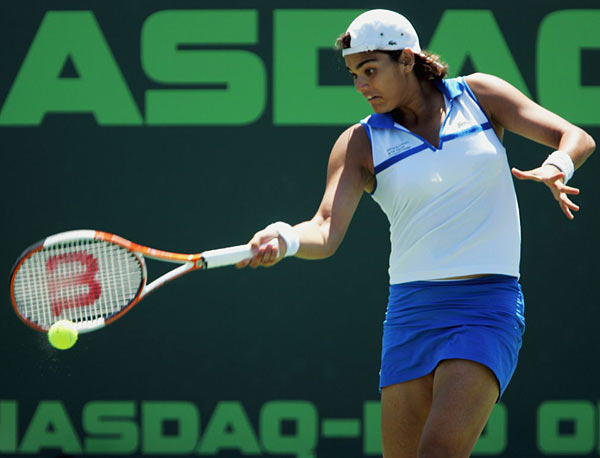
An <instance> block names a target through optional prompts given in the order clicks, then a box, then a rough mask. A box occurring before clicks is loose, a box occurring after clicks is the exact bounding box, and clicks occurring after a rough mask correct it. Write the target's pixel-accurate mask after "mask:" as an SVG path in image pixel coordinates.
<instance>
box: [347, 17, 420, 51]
mask: <svg viewBox="0 0 600 458" xmlns="http://www.w3.org/2000/svg"><path fill="white" fill-rule="evenodd" d="M346 33H349V34H350V47H349V48H346V49H342V55H343V56H347V55H348V54H356V53H359V52H365V51H375V50H382V51H394V50H399V49H404V48H409V49H411V50H412V51H414V52H415V53H420V52H421V46H420V45H419V37H418V36H417V32H416V31H415V29H414V27H413V26H412V24H411V23H410V22H409V20H408V19H406V18H405V17H404V16H402V15H401V14H399V13H396V12H394V11H390V10H370V11H367V12H365V13H362V14H361V15H360V16H358V17H357V18H356V19H354V21H352V23H351V24H350V26H349V27H348V30H346Z"/></svg>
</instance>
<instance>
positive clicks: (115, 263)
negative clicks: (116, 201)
mask: <svg viewBox="0 0 600 458" xmlns="http://www.w3.org/2000/svg"><path fill="white" fill-rule="evenodd" d="M143 280H144V267H143V265H142V264H141V261H140V259H139V258H138V257H137V256H135V255H134V254H133V253H131V252H129V251H128V250H126V249H125V248H122V247H120V246H118V245H114V244H111V243H108V242H104V241H95V240H77V241H70V242H64V243H59V244H56V245H52V246H50V247H45V248H43V249H42V250H40V251H37V252H34V253H32V254H31V255H30V256H29V257H28V258H27V259H25V261H24V262H23V263H22V265H21V266H20V268H19V270H18V271H17V272H16V274H15V279H14V289H13V291H14V297H15V302H16V304H17V307H18V308H19V311H20V313H21V314H22V316H23V317H25V318H27V319H29V320H31V321H33V322H35V323H37V324H38V325H40V326H41V327H43V328H47V327H49V326H50V325H52V323H54V322H55V321H57V320H59V319H68V320H71V321H73V322H85V321H91V320H97V319H101V318H107V317H110V316H112V315H114V314H116V313H118V312H119V311H121V310H122V309H123V308H125V307H126V306H127V305H129V304H130V303H131V301H132V300H133V299H134V298H135V297H136V295H137V293H138V292H139V290H140V288H141V285H142V283H143Z"/></svg>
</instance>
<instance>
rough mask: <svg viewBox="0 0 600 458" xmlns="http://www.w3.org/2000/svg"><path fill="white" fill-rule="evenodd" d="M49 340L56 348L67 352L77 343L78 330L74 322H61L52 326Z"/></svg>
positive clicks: (49, 331)
mask: <svg viewBox="0 0 600 458" xmlns="http://www.w3.org/2000/svg"><path fill="white" fill-rule="evenodd" d="M48 340H49V341H50V344H51V345H52V346H53V347H54V348H58V349H59V350H66V349H68V348H71V347H72V346H73V345H75V342H77V328H76V327H75V324H74V323H73V322H72V321H69V320H60V321H57V322H56V323H54V324H53V325H52V326H50V329H49V330H48Z"/></svg>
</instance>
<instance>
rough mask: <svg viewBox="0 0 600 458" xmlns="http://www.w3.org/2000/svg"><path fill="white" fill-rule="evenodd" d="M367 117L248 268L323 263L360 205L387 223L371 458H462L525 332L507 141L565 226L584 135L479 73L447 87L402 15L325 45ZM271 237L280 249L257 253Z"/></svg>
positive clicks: (362, 23) (370, 19)
mask: <svg viewBox="0 0 600 458" xmlns="http://www.w3.org/2000/svg"><path fill="white" fill-rule="evenodd" d="M338 44H339V47H340V48H341V49H342V53H343V56H344V59H345V62H346V66H347V68H348V70H349V72H350V74H351V75H352V77H353V79H354V85H355V87H356V90H357V91H358V92H359V93H360V95H362V96H363V97H365V98H366V99H367V100H368V102H369V104H370V105H371V107H372V109H373V112H374V113H373V114H372V115H370V116H368V117H367V118H365V119H363V120H362V121H360V123H357V124H355V125H353V126H352V127H350V128H348V129H347V130H346V131H345V132H344V133H342V134H341V135H340V137H339V138H338V139H337V141H336V142H335V145H334V146H333V149H332V151H331V156H330V159H329V164H328V171H327V185H326V188H325V193H324V196H323V200H322V202H321V204H320V206H319V208H318V210H317V212H316V214H315V215H314V217H313V218H312V219H311V220H309V221H305V222H302V223H300V224H297V225H296V226H294V227H292V226H290V225H288V224H287V223H283V222H279V223H274V224H272V225H270V226H268V227H267V228H265V229H263V230H261V231H259V232H258V233H257V234H256V235H254V237H253V238H252V239H251V241H250V243H251V245H252V247H253V249H254V253H255V254H254V257H253V258H252V259H251V260H249V261H246V262H243V263H240V264H239V267H245V266H247V265H250V266H251V267H256V266H260V265H262V266H271V265H273V264H275V263H277V262H278V261H280V260H281V258H282V257H283V256H291V255H295V256H296V257H299V258H304V259H321V258H326V257H328V256H331V255H332V254H333V253H334V252H335V251H336V249H337V248H338V246H339V245H340V243H341V242H342V239H343V238H344V234H345V233H346V230H347V228H348V225H349V224H350V220H351V219H352V215H353V213H354V211H355V209H356V206H357V204H358V201H359V199H360V197H361V194H362V192H363V191H366V192H368V193H370V194H371V196H372V197H373V199H375V201H377V203H378V204H379V205H380V206H381V208H382V210H383V211H384V212H385V214H386V215H387V217H388V219H389V222H390V237H391V254H390V265H389V275H390V285H391V286H390V294H389V302H388V308H387V312H386V319H385V322H384V329H383V343H382V359H381V379H380V385H381V401H382V402H381V409H382V422H381V425H382V441H383V456H384V457H385V458H415V457H420V458H425V457H426V458H434V457H443V458H458V457H461V458H462V457H468V456H469V455H470V453H471V451H472V449H473V447H474V445H475V442H476V441H477V439H478V437H479V435H480V434H481V432H482V430H483V428H484V426H485V423H486V421H487V419H488V416H489V414H490V412H491V410H492V408H493V406H494V404H495V403H496V402H497V401H498V400H499V399H500V397H501V396H502V393H503V392H504V390H505V389H506V386H507V384H508V382H509V380H510V378H511V376H512V374H513V372H514V370H515V367H516V364H517V356H518V352H519V349H520V347H521V336H522V333H523V331H524V328H525V322H524V316H523V311H524V305H523V296H522V293H521V288H520V285H519V283H518V277H519V261H520V222H519V213H518V207H517V200H516V195H515V190H514V185H513V182H512V177H511V170H510V169H509V166H508V161H507V157H506V150H505V148H504V146H503V144H502V136H503V133H504V131H505V130H509V131H512V132H515V133H517V134H520V135H522V136H524V137H527V138H529V139H531V140H534V141H536V142H539V143H542V144H544V145H546V146H548V147H550V148H552V149H553V150H554V152H552V153H551V154H550V155H549V156H548V158H547V159H546V160H545V161H543V163H542V164H541V165H540V166H539V167H537V168H535V169H533V170H529V171H521V170H517V169H512V174H513V175H514V176H515V177H516V178H518V179H522V180H533V181H538V182H540V183H543V184H545V185H546V186H547V187H548V188H549V190H550V191H551V193H552V195H553V196H554V198H555V199H556V200H557V202H558V205H559V206H560V208H561V210H562V211H563V212H564V214H565V215H566V217H567V218H569V219H572V218H573V212H574V211H578V210H579V207H578V206H577V205H576V204H575V203H573V202H572V201H571V199H570V196H572V195H576V194H578V193H579V190H578V189H577V188H574V187H571V186H567V184H566V183H567V181H568V179H569V178H571V176H572V175H573V171H574V170H575V169H577V168H578V167H579V166H581V164H583V162H584V161H585V160H586V158H587V157H588V156H589V155H590V154H591V153H592V151H593V150H594V148H595V144H594V141H593V140H592V138H591V137H590V136H589V135H588V134H586V133H585V132H584V131H583V130H581V129H579V128H578V127H576V126H574V125H572V124H570V123H569V122H567V121H565V120H564V119H561V118H560V117H559V116H557V115H555V114H553V113H551V112H549V111H547V110H545V109H544V108H542V107H541V106H539V105H537V104H536V103H534V102H533V101H531V100H529V99H528V98H527V97H526V96H524V95H523V94H522V93H521V92H519V91H518V90H517V89H515V88H514V87H513V86H511V85H510V84H508V83H507V82H505V81H503V80H501V79H499V78H496V77H494V76H491V75H486V74H480V73H476V74H472V75H469V76H466V77H460V78H455V79H445V77H446V75H447V73H446V72H447V66H446V65H445V64H443V63H442V62H440V60H439V58H438V57H437V56H435V55H433V54H430V53H428V52H424V51H422V50H421V48H420V46H419V39H418V37H417V34H416V32H415V30H414V28H413V27H412V25H411V24H410V22H409V21H408V20H407V19H406V18H405V17H404V16H402V15H400V14H398V13H395V12H392V11H387V10H372V11H368V12H366V13H363V14H362V15H360V16H358V17H357V18H356V19H355V20H354V21H353V22H352V23H351V24H350V26H349V28H348V30H347V31H346V33H345V34H344V35H343V36H341V37H340V38H339V39H338ZM275 237H279V241H280V244H281V246H282V249H281V253H279V255H277V253H276V252H275V250H274V249H273V248H270V247H267V248H259V247H260V246H261V245H262V244H263V243H265V242H267V241H269V240H271V239H273V238H275Z"/></svg>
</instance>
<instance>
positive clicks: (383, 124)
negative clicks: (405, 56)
mask: <svg viewBox="0 0 600 458" xmlns="http://www.w3.org/2000/svg"><path fill="white" fill-rule="evenodd" d="M434 84H435V86H436V87H437V88H438V89H439V90H440V91H441V92H442V93H443V94H444V95H445V96H446V97H447V98H448V99H449V109H448V114H447V115H446V118H445V119H444V122H443V123H442V127H441V128H440V133H441V132H443V131H444V128H445V126H446V122H447V121H448V119H449V118H450V112H451V111H452V102H453V101H454V99H455V98H456V97H458V96H460V95H462V94H463V93H464V92H465V91H466V92H467V94H469V96H470V97H471V98H472V99H473V100H474V101H475V103H476V104H477V106H478V107H479V109H480V110H481V112H482V113H483V114H484V115H485V117H486V119H488V118H487V115H486V113H485V111H484V110H483V108H482V107H481V105H480V103H479V101H478V100H477V97H475V94H473V92H472V91H471V88H470V87H469V85H468V84H467V82H466V81H465V80H464V78H462V77H460V78H450V79H445V80H436V81H434ZM361 123H362V124H368V125H369V126H371V127H375V128H376V129H399V130H402V131H404V132H406V133H408V134H410V135H412V136H414V137H416V138H418V139H419V140H421V141H422V142H423V143H422V144H421V145H418V146H415V147H413V148H411V149H409V150H407V151H404V152H403V153H400V154H398V155H396V156H394V157H391V158H389V159H387V160H385V161H383V162H382V163H380V164H379V165H378V166H377V167H375V175H377V174H378V173H379V172H381V171H383V170H385V169H387V168H388V167H390V166H391V165H394V164H395V163H396V162H399V161H401V160H402V159H406V158H407V157H410V156H412V155H413V154H416V153H419V152H421V151H423V150H425V149H431V150H432V151H436V150H441V149H442V148H443V145H444V142H448V141H451V140H454V139H455V138H459V137H464V136H465V135H470V134H474V133H477V132H481V131H484V130H488V129H491V128H492V127H493V126H492V123H491V122H490V121H489V119H488V121H487V122H485V123H483V124H478V125H475V126H471V127H469V128H468V129H465V130H463V131H460V132H454V133H452V134H447V135H440V144H439V146H438V147H437V148H436V147H435V146H433V145H432V144H431V143H429V142H428V141H427V140H426V139H424V138H423V137H421V136H420V135H418V134H416V133H414V132H411V131H410V130H409V129H407V128H406V127H404V126H402V125H400V124H397V123H396V122H395V121H394V118H393V117H392V114H391V113H373V114H372V115H370V116H368V117H367V118H365V119H363V120H362V121H361ZM365 130H367V135H368V136H369V141H371V148H373V142H372V140H371V132H370V129H369V128H368V127H367V126H365ZM374 192H375V189H373V192H372V193H371V194H373V193H374Z"/></svg>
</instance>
